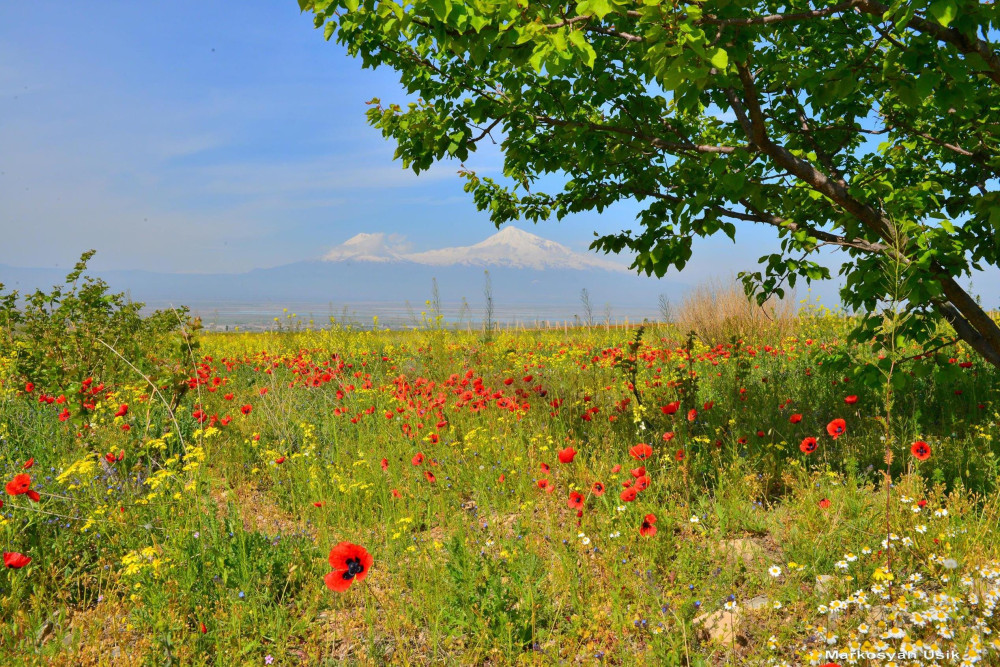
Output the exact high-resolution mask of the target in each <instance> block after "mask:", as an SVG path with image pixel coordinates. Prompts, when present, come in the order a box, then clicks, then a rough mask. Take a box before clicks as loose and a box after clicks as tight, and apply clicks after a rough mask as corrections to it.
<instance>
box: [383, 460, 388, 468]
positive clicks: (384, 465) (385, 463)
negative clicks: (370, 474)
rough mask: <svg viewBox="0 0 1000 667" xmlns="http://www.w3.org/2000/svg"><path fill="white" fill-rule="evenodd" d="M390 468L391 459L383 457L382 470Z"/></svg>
mask: <svg viewBox="0 0 1000 667" xmlns="http://www.w3.org/2000/svg"><path fill="white" fill-rule="evenodd" d="M388 469H389V459H382V470H388Z"/></svg>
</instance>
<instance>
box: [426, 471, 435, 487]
mask: <svg viewBox="0 0 1000 667" xmlns="http://www.w3.org/2000/svg"><path fill="white" fill-rule="evenodd" d="M424 477H426V478H427V481H428V482H430V483H431V484H433V483H434V482H436V481H437V477H435V476H434V473H432V472H431V471H430V470H425V471H424Z"/></svg>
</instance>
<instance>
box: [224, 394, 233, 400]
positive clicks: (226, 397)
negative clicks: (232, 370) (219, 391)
mask: <svg viewBox="0 0 1000 667" xmlns="http://www.w3.org/2000/svg"><path fill="white" fill-rule="evenodd" d="M222 398H224V399H226V400H227V401H231V400H233V399H234V398H236V394H226V395H225V396H223V397H222Z"/></svg>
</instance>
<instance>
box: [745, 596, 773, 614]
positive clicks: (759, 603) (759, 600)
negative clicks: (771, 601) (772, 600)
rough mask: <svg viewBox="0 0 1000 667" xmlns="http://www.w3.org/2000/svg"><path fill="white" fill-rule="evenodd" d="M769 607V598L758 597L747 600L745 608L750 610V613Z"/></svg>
mask: <svg viewBox="0 0 1000 667" xmlns="http://www.w3.org/2000/svg"><path fill="white" fill-rule="evenodd" d="M767 605H768V599H767V596H765V595H758V596H757V597H755V598H750V599H749V600H747V601H746V603H745V604H744V605H743V606H744V607H746V608H747V609H749V610H750V611H757V610H758V609H763V608H764V607H766V606H767Z"/></svg>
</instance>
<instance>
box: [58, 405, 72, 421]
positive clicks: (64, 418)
mask: <svg viewBox="0 0 1000 667" xmlns="http://www.w3.org/2000/svg"><path fill="white" fill-rule="evenodd" d="M69 418H70V412H69V408H63V409H62V412H60V413H59V421H61V422H64V421H69Z"/></svg>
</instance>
